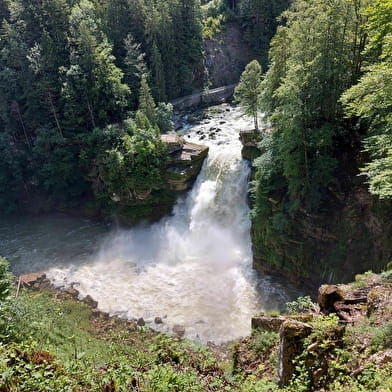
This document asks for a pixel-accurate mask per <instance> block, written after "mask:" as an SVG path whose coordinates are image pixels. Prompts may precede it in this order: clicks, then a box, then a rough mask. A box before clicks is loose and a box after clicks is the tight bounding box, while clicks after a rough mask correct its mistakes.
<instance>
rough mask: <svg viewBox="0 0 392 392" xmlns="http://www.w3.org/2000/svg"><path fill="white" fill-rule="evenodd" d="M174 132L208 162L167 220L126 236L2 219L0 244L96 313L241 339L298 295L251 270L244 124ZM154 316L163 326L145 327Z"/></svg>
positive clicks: (59, 222)
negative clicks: (257, 318) (198, 147)
mask: <svg viewBox="0 0 392 392" xmlns="http://www.w3.org/2000/svg"><path fill="white" fill-rule="evenodd" d="M184 125H185V126H184V128H183V130H182V131H181V133H182V134H183V137H184V139H185V140H186V141H187V142H194V143H199V144H200V143H203V144H205V145H207V146H208V147H209V154H208V157H207V158H206V161H205V163H204V166H203V168H202V171H201V173H200V174H199V176H198V178H197V181H196V183H195V184H194V186H193V189H192V190H191V191H190V192H189V193H188V194H186V195H184V196H182V197H181V198H180V199H179V200H178V201H177V204H176V206H175V208H174V211H173V214H172V215H171V216H168V217H165V218H163V219H162V220H161V221H159V222H157V223H155V224H151V225H149V224H144V225H141V226H138V227H135V228H131V229H120V228H115V227H112V228H110V229H108V228H107V227H105V225H103V224H99V223H93V222H91V221H88V220H81V219H77V218H75V219H73V218H69V217H68V218H66V217H62V216H59V215H55V216H49V217H46V218H39V217H33V218H31V219H30V218H29V219H26V220H25V219H23V218H20V219H15V220H12V219H10V220H8V221H7V222H2V223H4V224H2V225H1V227H4V229H1V230H0V242H1V245H2V246H1V248H2V252H3V254H4V256H6V257H7V258H8V259H9V261H10V262H11V266H12V269H13V271H14V272H15V273H16V274H22V273H28V272H37V271H42V270H45V271H46V274H47V276H48V277H49V278H50V279H51V281H52V282H53V283H54V284H55V285H57V286H59V287H67V286H70V285H74V287H75V288H76V289H78V290H79V292H80V294H81V296H82V297H83V296H86V295H87V294H89V295H91V296H92V297H93V298H94V299H95V300H96V301H98V304H99V305H98V306H99V308H100V309H102V310H103V311H106V312H109V313H110V314H117V315H120V316H122V317H127V318H139V317H143V318H144V319H145V320H146V321H149V322H151V326H153V327H154V328H156V329H158V330H163V331H169V332H170V331H171V329H172V328H173V326H174V325H182V326H184V327H185V330H186V336H187V337H189V338H192V339H200V340H202V341H208V340H212V341H215V342H222V341H228V340H232V339H234V338H238V337H240V336H243V335H246V334H248V333H249V330H250V319H251V317H252V316H253V315H254V314H255V313H256V312H259V311H265V310H271V309H282V308H283V305H284V304H285V303H286V302H287V301H288V300H291V299H293V298H294V297H296V296H298V295H299V294H300V292H299V291H298V290H297V289H295V288H293V287H291V286H290V285H289V284H287V282H284V281H283V280H280V279H278V278H273V277H271V276H257V275H256V274H255V272H254V271H253V270H252V251H251V242H250V218H249V207H248V204H247V188H248V176H249V171H250V168H249V165H248V164H247V162H246V161H244V160H243V159H242V157H241V148H242V144H241V142H240V141H239V130H241V129H246V128H248V127H250V126H251V121H250V119H248V118H246V117H243V116H242V113H241V110H240V109H239V108H236V107H232V106H230V105H228V104H224V105H220V106H216V107H211V108H210V109H209V110H207V111H206V112H205V113H204V119H201V120H200V123H198V124H197V123H196V124H194V125H190V124H189V123H185V124H184ZM6 227H7V229H5V228H6ZM157 316H158V317H161V318H163V320H164V323H163V324H159V325H154V324H153V323H152V321H153V320H154V318H155V317H157ZM165 316H166V317H165Z"/></svg>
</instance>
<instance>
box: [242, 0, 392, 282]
mask: <svg viewBox="0 0 392 392" xmlns="http://www.w3.org/2000/svg"><path fill="white" fill-rule="evenodd" d="M281 18H283V19H284V21H285V22H284V24H283V25H281V26H280V27H279V28H278V31H277V33H276V35H275V36H274V38H273V39H272V42H271V49H270V52H269V61H270V63H269V68H268V71H267V72H266V73H265V75H264V76H263V78H262V81H261V82H260V83H259V82H258V80H260V78H261V77H260V70H259V68H258V67H257V64H255V63H251V64H249V65H248V67H247V70H246V71H245V72H244V74H243V77H242V78H243V80H242V82H241V83H240V86H242V85H244V86H253V87H251V88H250V87H248V90H253V96H255V97H257V100H256V101H253V109H252V102H251V101H249V102H248V105H247V108H248V111H249V112H250V113H252V111H253V112H256V113H257V111H264V112H266V115H267V119H268V121H269V122H270V124H271V126H272V132H265V133H264V134H263V135H262V140H261V142H260V145H259V150H260V151H261V154H260V157H258V158H257V159H256V160H255V161H254V165H255V167H256V175H255V176H256V178H255V182H254V187H253V192H254V200H255V201H254V210H253V246H254V251H255V253H256V255H260V258H261V259H262V260H263V261H265V262H266V263H267V264H269V265H270V266H273V268H275V269H276V270H278V271H282V270H286V271H289V273H290V271H291V272H292V273H293V274H294V275H299V276H308V277H312V275H313V276H319V277H320V276H322V273H323V271H324V270H326V269H329V270H331V269H333V268H335V267H336V268H335V269H339V268H341V267H342V266H343V264H344V263H345V261H347V260H348V259H349V258H350V257H352V258H353V259H355V260H352V261H350V262H349V263H353V264H354V265H356V267H354V270H355V268H358V265H359V264H361V263H362V262H364V263H366V262H367V263H371V261H370V260H374V259H379V260H378V263H379V264H378V267H375V268H380V267H382V265H383V263H386V262H388V258H389V257H390V255H391V249H390V244H389V242H388V238H387V236H388V235H389V234H386V232H388V233H389V231H388V227H389V226H388V223H387V222H388V221H389V218H388V217H389V216H390V215H389V214H390V211H391V209H390V207H391V204H390V200H391V198H392V177H391V167H392V166H391V164H392V160H391V157H392V156H391V151H392V150H391V148H392V143H391V142H392V140H391V130H392V117H391V115H392V100H391V97H392V94H391V92H392V73H391V72H392V46H391V42H392V41H391V35H392V2H391V1H390V0H376V1H366V0H354V1H351V0H334V1H330V2H324V1H317V0H314V1H301V0H297V1H295V2H294V3H293V4H292V6H291V7H290V9H289V10H287V11H285V12H284V13H283V14H282V16H281ZM248 100H249V99H248ZM254 105H256V109H255V108H254V107H255V106H254ZM361 192H365V193H366V194H367V192H369V193H370V195H371V197H372V199H371V200H372V201H369V202H367V203H368V204H367V205H358V204H360V203H358V202H357V204H354V203H353V202H352V201H350V198H351V199H352V198H355V197H356V195H359V194H361ZM357 197H359V196H357ZM350 203H352V205H350ZM345 208H346V210H345ZM349 208H350V209H351V210H350V211H351V212H350V211H348V212H347V209H349ZM366 209H367V210H368V211H369V210H372V212H371V214H373V216H374V219H375V220H377V221H378V222H381V223H379V224H380V226H381V227H384V228H385V230H386V232H385V234H386V235H385V236H383V233H381V232H380V231H378V233H377V234H376V236H375V237H376V238H374V233H372V234H369V232H370V230H369V231H368V232H367V234H364V231H365V232H366V230H367V229H366V228H365V226H367V224H368V223H367V222H366V216H365V214H363V213H361V211H364V210H366ZM342 211H343V212H342ZM334 214H335V215H334ZM361 214H362V215H361ZM356 216H359V217H360V218H356ZM382 222H383V223H382ZM344 225H345V226H344ZM359 227H362V228H363V229H359ZM361 230H362V231H361ZM356 241H357V242H356ZM377 241H379V242H380V243H381V245H380V246H379V248H378V251H377V252H378V253H377V252H376V253H377V254H376V256H374V254H373V255H371V254H370V253H369V251H368V250H369V249H370V248H371V247H372V246H373V244H374V243H375V242H377ZM323 243H324V244H325V243H329V245H327V248H325V247H323V246H324V245H323ZM352 243H355V245H354V246H352ZM360 243H362V244H363V246H361V244H360ZM350 248H351V250H350ZM380 248H381V250H380ZM356 249H361V251H360V252H359V254H358V252H357V253H355V251H356ZM350 253H351V255H350ZM361 253H362V254H361ZM256 257H257V256H256ZM320 258H321V260H322V262H321V263H314V260H315V259H320ZM381 259H382V260H381ZM362 260H363V261H362ZM375 263H377V261H376V262H375ZM367 265H369V264H367ZM324 278H325V277H324Z"/></svg>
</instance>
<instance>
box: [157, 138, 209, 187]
mask: <svg viewBox="0 0 392 392" xmlns="http://www.w3.org/2000/svg"><path fill="white" fill-rule="evenodd" d="M161 140H162V141H163V143H165V144H166V146H167V149H168V152H169V156H170V159H169V163H168V165H167V167H166V171H165V180H166V182H167V187H168V189H169V190H171V191H175V192H181V191H186V190H188V189H190V188H191V186H192V183H193V181H194V180H195V179H196V177H197V175H198V174H199V172H200V170H201V167H202V165H203V162H204V159H205V158H206V156H207V154H208V147H207V146H203V145H199V144H194V143H187V142H185V140H184V139H183V138H182V137H180V136H178V135H177V134H175V133H171V134H166V135H162V136H161Z"/></svg>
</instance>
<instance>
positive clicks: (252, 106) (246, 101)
mask: <svg viewBox="0 0 392 392" xmlns="http://www.w3.org/2000/svg"><path fill="white" fill-rule="evenodd" d="M260 81H261V66H260V64H259V62H258V61H257V60H253V61H251V62H250V63H249V64H248V65H247V66H246V67H245V70H244V72H243V73H242V75H241V78H240V82H239V84H238V86H237V87H236V88H235V92H234V98H235V100H236V101H237V102H239V104H240V106H241V107H242V108H243V109H244V113H245V114H247V115H249V116H252V117H253V120H254V124H255V130H258V129H259V125H258V112H259V110H260V101H259V96H260Z"/></svg>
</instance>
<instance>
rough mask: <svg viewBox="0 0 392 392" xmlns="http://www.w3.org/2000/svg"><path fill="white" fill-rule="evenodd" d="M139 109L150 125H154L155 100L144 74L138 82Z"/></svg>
mask: <svg viewBox="0 0 392 392" xmlns="http://www.w3.org/2000/svg"><path fill="white" fill-rule="evenodd" d="M139 111H140V112H141V113H143V114H144V115H145V116H146V118H147V119H148V121H149V122H150V123H151V124H152V125H156V114H155V102H154V98H153V97H152V95H151V90H150V87H149V85H148V82H147V76H146V75H143V76H142V80H141V83H140V94H139Z"/></svg>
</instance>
